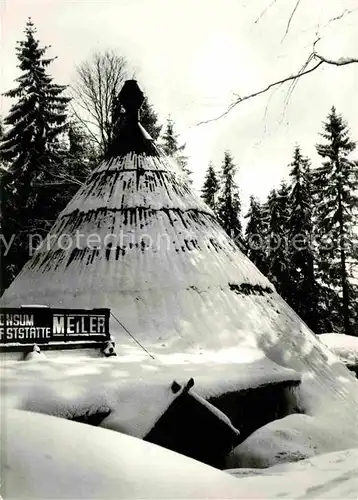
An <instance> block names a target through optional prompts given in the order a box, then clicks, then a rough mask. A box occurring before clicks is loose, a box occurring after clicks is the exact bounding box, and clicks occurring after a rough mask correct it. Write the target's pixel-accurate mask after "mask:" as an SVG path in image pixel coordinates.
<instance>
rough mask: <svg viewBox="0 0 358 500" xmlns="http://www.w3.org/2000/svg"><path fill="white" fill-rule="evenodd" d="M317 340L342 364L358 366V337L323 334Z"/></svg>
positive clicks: (341, 334)
mask: <svg viewBox="0 0 358 500" xmlns="http://www.w3.org/2000/svg"><path fill="white" fill-rule="evenodd" d="M319 339H320V340H322V342H323V343H324V344H325V345H326V346H327V347H328V348H329V349H330V350H331V351H332V352H333V353H334V354H336V355H337V356H338V357H339V358H340V360H341V361H343V363H345V364H348V365H358V337H353V336H352V335H345V334H343V333H323V334H321V335H320V336H319Z"/></svg>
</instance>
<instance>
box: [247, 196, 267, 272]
mask: <svg viewBox="0 0 358 500" xmlns="http://www.w3.org/2000/svg"><path fill="white" fill-rule="evenodd" d="M245 217H246V218H247V219H248V221H247V225H246V230H245V246H246V248H247V256H248V257H249V259H250V260H251V262H253V263H254V264H255V266H256V267H257V268H258V269H259V270H260V271H261V272H262V273H264V274H266V273H267V256H266V228H265V220H264V212H263V207H262V206H261V204H260V202H259V201H258V200H257V199H256V198H255V197H254V196H250V207H249V211H248V213H247V214H246V216H245Z"/></svg>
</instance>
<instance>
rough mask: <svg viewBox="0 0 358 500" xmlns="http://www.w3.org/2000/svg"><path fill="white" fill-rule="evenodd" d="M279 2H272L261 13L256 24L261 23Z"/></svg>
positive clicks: (275, 0) (274, 0)
mask: <svg viewBox="0 0 358 500" xmlns="http://www.w3.org/2000/svg"><path fill="white" fill-rule="evenodd" d="M276 2H277V0H272V2H271V3H270V5H268V6H267V7H265V8H264V10H263V11H262V12H261V14H260V15H259V17H258V18H257V19H256V21H255V24H257V23H258V22H259V21H261V19H262V18H263V17H264V15H265V14H266V12H267V11H268V10H269V9H271V7H272V6H273V5H274V4H275V3H276Z"/></svg>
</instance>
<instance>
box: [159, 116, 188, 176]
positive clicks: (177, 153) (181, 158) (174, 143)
mask: <svg viewBox="0 0 358 500" xmlns="http://www.w3.org/2000/svg"><path fill="white" fill-rule="evenodd" d="M178 138H179V135H178V134H177V133H176V132H175V124H174V122H173V120H172V119H171V118H170V117H169V118H168V119H167V122H166V125H165V128H164V133H163V137H162V144H161V146H162V148H163V151H164V152H165V154H166V155H168V156H172V157H173V158H174V159H175V160H176V161H177V162H178V164H179V166H180V167H181V169H182V171H183V172H184V174H185V176H186V179H187V182H188V183H189V184H192V183H193V181H192V179H191V178H190V176H191V174H192V172H191V171H190V170H189V169H188V167H187V163H188V158H187V157H186V156H185V155H184V150H185V144H182V145H181V146H179V143H178Z"/></svg>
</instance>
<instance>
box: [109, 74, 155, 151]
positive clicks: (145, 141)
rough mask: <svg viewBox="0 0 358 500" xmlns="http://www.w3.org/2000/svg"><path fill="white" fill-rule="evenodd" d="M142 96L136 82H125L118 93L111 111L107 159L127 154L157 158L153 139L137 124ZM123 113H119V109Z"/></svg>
mask: <svg viewBox="0 0 358 500" xmlns="http://www.w3.org/2000/svg"><path fill="white" fill-rule="evenodd" d="M143 101H144V94H143V92H142V91H141V89H140V88H139V86H138V83H137V81H136V80H127V81H126V82H125V83H124V85H123V87H122V89H121V91H120V92H119V94H118V96H117V99H116V101H115V104H114V110H113V122H114V127H113V137H112V142H111V145H110V147H109V151H108V157H109V158H116V157H120V156H124V155H126V154H128V153H136V154H146V155H149V156H157V155H158V151H157V149H156V148H155V146H154V143H153V139H152V138H151V136H150V135H149V134H148V132H146V130H145V129H144V128H143V127H142V125H141V124H140V123H139V110H140V108H141V106H142V104H143ZM122 107H123V108H124V109H125V113H124V114H123V113H122V112H121V108H122Z"/></svg>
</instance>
